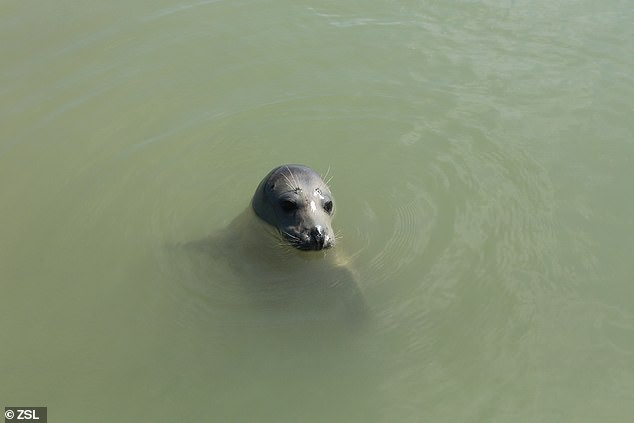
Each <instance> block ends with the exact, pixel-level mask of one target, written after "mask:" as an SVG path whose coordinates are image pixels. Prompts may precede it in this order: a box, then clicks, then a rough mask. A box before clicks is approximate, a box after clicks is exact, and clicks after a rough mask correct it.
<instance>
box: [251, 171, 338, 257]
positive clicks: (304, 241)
mask: <svg viewBox="0 0 634 423" xmlns="http://www.w3.org/2000/svg"><path fill="white" fill-rule="evenodd" d="M251 207H252V208H253V211H254V212H255V214H256V215H257V216H258V217H259V218H260V219H262V220H263V221H264V222H266V223H268V224H269V225H271V226H273V227H274V228H276V229H277V230H278V231H279V233H280V235H281V236H282V237H283V238H284V239H285V240H286V241H287V242H288V243H289V245H291V246H293V247H295V248H297V249H300V250H317V251H318V250H322V249H328V248H332V247H334V245H335V237H334V233H333V230H332V224H331V221H332V216H333V215H334V212H335V208H334V202H333V199H332V194H331V192H330V189H329V188H328V186H327V185H326V183H325V182H324V181H323V180H322V178H321V176H319V175H318V174H317V172H315V171H314V170H312V169H310V168H309V167H306V166H303V165H283V166H278V167H276V168H275V169H273V170H272V171H271V172H269V174H268V175H266V176H265V177H264V179H262V182H260V185H258V188H257V189H256V191H255V194H254V195H253V200H252V201H251Z"/></svg>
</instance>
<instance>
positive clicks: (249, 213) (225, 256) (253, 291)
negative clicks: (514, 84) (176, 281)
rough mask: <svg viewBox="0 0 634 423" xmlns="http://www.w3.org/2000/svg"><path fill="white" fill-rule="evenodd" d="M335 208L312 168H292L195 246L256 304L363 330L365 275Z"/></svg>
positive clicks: (281, 169)
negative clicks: (353, 261)
mask: <svg viewBox="0 0 634 423" xmlns="http://www.w3.org/2000/svg"><path fill="white" fill-rule="evenodd" d="M334 214H335V200H334V198H333V195H332V193H331V191H330V188H329V187H328V185H327V184H326V182H324V180H323V179H322V177H321V176H320V175H319V174H318V173H317V172H315V171H314V170H312V169H311V168H309V167H307V166H304V165H299V164H286V165H282V166H278V167H276V168H274V169H273V170H271V171H270V172H269V173H268V174H267V175H266V176H265V177H264V178H263V179H262V181H261V182H260V183H259V185H258V186H257V188H256V190H255V193H254V194H253V197H252V199H251V203H250V206H249V207H247V208H246V210H244V211H243V212H242V213H240V214H239V215H238V216H237V217H236V218H235V219H234V220H233V221H232V222H231V223H230V224H229V225H228V226H227V227H225V228H224V229H222V230H220V231H218V232H217V233H215V234H213V235H212V236H210V237H208V238H207V239H204V240H201V241H194V242H193V243H190V244H189V245H190V246H192V245H193V246H195V247H196V249H197V250H204V251H205V252H207V253H210V254H211V255H212V256H213V257H214V258H215V259H216V260H218V261H222V262H224V263H227V264H228V265H229V267H230V268H231V269H232V270H233V273H234V274H235V275H236V277H237V279H238V280H239V281H240V283H241V284H242V285H243V286H245V287H246V290H247V292H248V293H249V294H250V295H251V298H253V299H254V300H255V302H256V303H258V304H260V305H263V306H264V308H265V309H266V310H268V311H270V310H273V309H275V310H281V309H286V310H292V313H289V315H291V316H292V317H291V318H292V320H294V321H297V320H306V319H310V320H341V319H344V320H345V321H346V322H347V323H350V324H352V325H354V326H358V325H359V324H360V323H362V322H363V321H364V320H365V316H366V312H365V301H364V298H363V294H362V292H361V290H360V288H359V284H358V275H357V272H355V271H354V270H353V269H352V267H351V266H350V259H349V258H347V257H345V255H343V254H342V253H341V252H340V251H338V250H339V249H338V248H335V245H336V238H337V237H336V236H335V232H334V230H333V226H332V220H333V217H334Z"/></svg>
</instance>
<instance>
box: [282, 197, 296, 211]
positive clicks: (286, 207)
mask: <svg viewBox="0 0 634 423" xmlns="http://www.w3.org/2000/svg"><path fill="white" fill-rule="evenodd" d="M280 208H281V209H282V211H283V212H285V213H291V212H294V211H295V210H297V204H295V203H293V202H292V201H289V200H282V201H280Z"/></svg>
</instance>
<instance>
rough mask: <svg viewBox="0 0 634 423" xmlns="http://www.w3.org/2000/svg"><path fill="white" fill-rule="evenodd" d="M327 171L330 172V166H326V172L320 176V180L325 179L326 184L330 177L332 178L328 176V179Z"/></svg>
mask: <svg viewBox="0 0 634 423" xmlns="http://www.w3.org/2000/svg"><path fill="white" fill-rule="evenodd" d="M329 173H330V166H328V169H327V170H326V174H325V175H323V176H322V177H321V180H322V181H325V184H326V185H328V183H329V182H330V179H332V176H331V177H330V179H328V174H329Z"/></svg>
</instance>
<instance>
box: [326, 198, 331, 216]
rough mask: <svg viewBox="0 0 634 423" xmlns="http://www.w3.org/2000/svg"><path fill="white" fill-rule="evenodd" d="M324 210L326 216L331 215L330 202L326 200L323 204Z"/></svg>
mask: <svg viewBox="0 0 634 423" xmlns="http://www.w3.org/2000/svg"><path fill="white" fill-rule="evenodd" d="M324 210H326V213H328V214H330V213H332V201H330V200H328V201H326V202H325V203H324Z"/></svg>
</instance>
